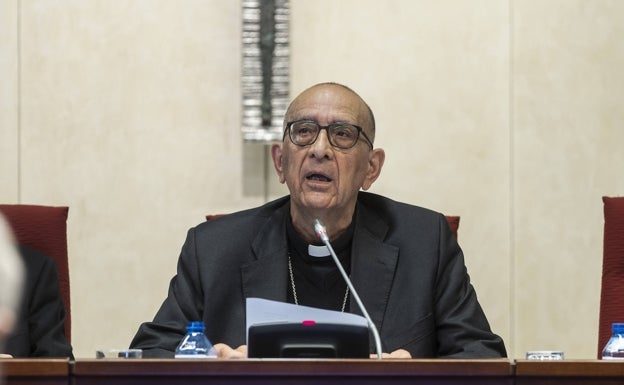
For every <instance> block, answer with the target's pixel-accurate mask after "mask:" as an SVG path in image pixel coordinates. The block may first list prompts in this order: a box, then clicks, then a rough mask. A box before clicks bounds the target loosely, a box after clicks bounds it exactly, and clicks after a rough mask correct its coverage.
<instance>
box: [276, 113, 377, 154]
mask: <svg viewBox="0 0 624 385" xmlns="http://www.w3.org/2000/svg"><path fill="white" fill-rule="evenodd" d="M321 130H327V138H328V139H329V144H331V145H332V146H334V147H337V148H340V149H342V150H346V149H349V148H351V147H353V146H355V144H356V143H357V141H358V139H359V138H360V133H361V134H362V135H363V137H364V139H366V141H367V142H368V145H369V147H370V148H371V150H372V149H373V142H371V140H370V139H369V138H368V136H367V135H366V134H365V133H364V131H362V127H360V126H356V125H354V124H349V123H332V124H330V125H328V126H321V125H320V124H318V123H317V122H315V121H313V120H305V119H303V120H295V121H294V122H288V123H286V130H285V131H284V137H286V131H288V132H289V134H290V135H289V136H290V140H291V142H293V143H294V144H296V145H297V146H301V147H305V146H309V145H311V144H312V143H314V142H316V139H317V138H318V136H319V133H320V132H321ZM282 140H284V138H282Z"/></svg>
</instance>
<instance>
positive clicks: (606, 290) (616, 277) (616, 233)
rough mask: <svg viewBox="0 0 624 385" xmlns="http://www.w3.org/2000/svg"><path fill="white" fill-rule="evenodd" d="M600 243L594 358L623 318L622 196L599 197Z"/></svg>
mask: <svg viewBox="0 0 624 385" xmlns="http://www.w3.org/2000/svg"><path fill="white" fill-rule="evenodd" d="M602 201H603V203H604V241H603V242H604V243H603V256H602V284H601V288H600V321H599V325H598V358H600V357H601V353H602V349H603V348H604V346H605V344H606V343H607V341H608V340H609V337H610V336H611V324H612V323H616V322H624V295H623V294H622V293H624V197H602Z"/></svg>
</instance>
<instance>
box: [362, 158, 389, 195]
mask: <svg viewBox="0 0 624 385" xmlns="http://www.w3.org/2000/svg"><path fill="white" fill-rule="evenodd" d="M385 160H386V153H385V151H384V150H383V149H381V148H376V149H374V150H372V151H371V153H370V155H369V158H368V171H367V172H366V178H365V179H364V183H363V184H362V189H363V190H368V189H369V188H370V187H371V186H372V185H373V182H375V181H376V180H377V178H379V174H381V169H382V167H383V164H384V161H385Z"/></svg>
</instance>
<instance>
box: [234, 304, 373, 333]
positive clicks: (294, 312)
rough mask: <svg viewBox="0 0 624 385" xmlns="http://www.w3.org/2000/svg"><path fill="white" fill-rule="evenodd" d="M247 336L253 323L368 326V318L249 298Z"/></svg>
mask: <svg viewBox="0 0 624 385" xmlns="http://www.w3.org/2000/svg"><path fill="white" fill-rule="evenodd" d="M246 307H247V336H249V327H250V326H252V325H263V324H275V323H289V322H291V323H301V322H303V321H314V322H316V323H331V324H340V325H357V326H368V322H366V318H364V317H362V316H359V315H357V314H351V313H342V312H339V311H331V310H325V309H317V308H315V307H309V306H302V305H293V304H291V303H284V302H279V301H271V300H268V299H263V298H247V306H246Z"/></svg>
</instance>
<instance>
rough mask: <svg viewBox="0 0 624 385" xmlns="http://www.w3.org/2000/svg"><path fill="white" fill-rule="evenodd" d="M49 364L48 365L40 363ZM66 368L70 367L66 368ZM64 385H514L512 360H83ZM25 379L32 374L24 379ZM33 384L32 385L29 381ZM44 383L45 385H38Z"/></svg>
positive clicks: (12, 379) (18, 375)
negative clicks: (224, 384) (223, 384)
mask: <svg viewBox="0 0 624 385" xmlns="http://www.w3.org/2000/svg"><path fill="white" fill-rule="evenodd" d="M29 361H31V364H32V368H31V369H32V371H31V372H30V373H28V371H26V372H24V371H20V372H17V371H15V368H10V367H11V366H13V362H10V361H5V363H6V364H7V365H6V366H7V368H8V369H9V370H8V371H7V374H8V378H7V385H14V384H26V382H21V381H22V380H23V379H24V378H26V377H28V378H31V377H33V375H34V377H33V378H43V377H37V376H38V374H37V370H38V369H39V368H40V367H41V366H40V365H38V364H37V362H38V361H37V360H29ZM42 361H46V360H42ZM66 365H67V363H66ZM68 366H69V374H68V375H67V377H66V380H65V384H72V385H84V384H90V385H99V384H107V385H108V384H150V385H152V384H156V385H158V384H185V385H193V384H222V383H227V384H228V385H236V384H310V385H312V384H314V385H316V384H340V385H349V384H358V385H366V384H443V385H450V384H475V385H476V384H485V385H495V384H496V385H498V384H505V385H511V384H513V377H512V374H513V373H512V366H511V363H510V361H509V360H384V361H377V360H368V359H364V360H268V359H249V360H214V361H213V360H209V361H198V360H157V359H139V360H132V359H128V360H117V359H109V360H95V359H93V360H91V359H89V360H83V359H78V360H76V361H75V362H70V363H69V365H68ZM26 374H28V375H27V376H26ZM29 383H33V382H29ZM34 383H41V384H43V383H44V382H34Z"/></svg>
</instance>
